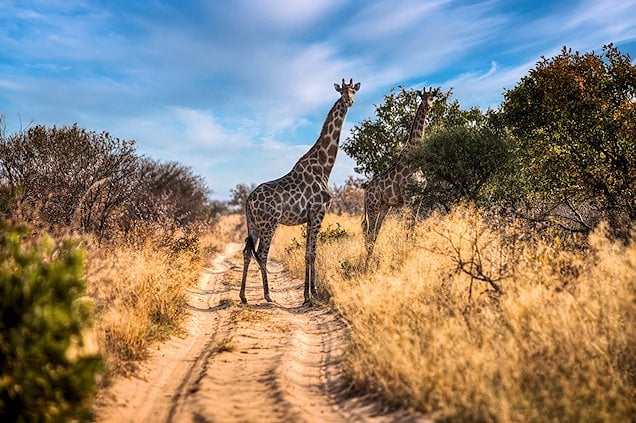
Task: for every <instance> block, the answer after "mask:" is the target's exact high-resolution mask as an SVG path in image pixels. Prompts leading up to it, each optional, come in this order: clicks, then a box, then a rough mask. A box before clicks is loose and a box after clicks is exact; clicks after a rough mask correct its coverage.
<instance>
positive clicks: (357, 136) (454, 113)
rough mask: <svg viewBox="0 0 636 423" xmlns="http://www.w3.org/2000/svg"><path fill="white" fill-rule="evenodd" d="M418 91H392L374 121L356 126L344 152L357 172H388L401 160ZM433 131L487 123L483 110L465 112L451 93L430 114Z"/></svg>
mask: <svg viewBox="0 0 636 423" xmlns="http://www.w3.org/2000/svg"><path fill="white" fill-rule="evenodd" d="M418 98H419V96H418V94H417V91H416V90H413V89H406V88H404V87H402V86H400V87H398V89H397V91H396V90H395V89H391V90H390V92H389V94H387V95H386V96H384V102H383V103H382V104H380V105H377V106H376V108H375V112H374V113H375V118H374V119H370V118H367V119H364V120H363V121H362V122H360V123H359V124H358V125H356V126H354V127H353V129H352V130H351V136H349V137H348V138H347V139H346V140H345V141H344V142H343V143H342V149H343V150H344V151H345V152H346V153H347V154H348V155H349V156H351V157H352V158H353V159H354V160H355V161H356V167H355V170H356V171H357V172H360V173H363V174H365V175H367V176H372V175H377V174H378V173H381V172H383V171H385V170H387V169H388V168H389V167H390V166H391V165H392V164H393V163H394V162H395V160H396V159H397V158H398V156H399V155H400V153H401V152H402V149H403V147H404V143H405V142H406V141H407V138H408V134H409V130H410V127H411V124H412V122H413V118H414V117H415V112H416V110H417V107H418ZM429 115H430V116H429V119H430V123H429V129H428V130H432V129H434V128H437V127H454V126H464V125H469V124H478V125H481V124H482V123H483V122H484V121H485V117H484V115H483V114H482V113H481V111H480V110H479V108H476V107H475V108H471V109H469V110H462V109H460V107H459V102H458V101H457V100H452V101H451V91H448V92H446V93H443V94H441V95H440V96H439V97H438V98H437V99H436V101H435V103H434V104H433V107H432V109H431V111H430V114H429Z"/></svg>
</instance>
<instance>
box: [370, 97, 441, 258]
mask: <svg viewBox="0 0 636 423" xmlns="http://www.w3.org/2000/svg"><path fill="white" fill-rule="evenodd" d="M440 92H441V89H440V88H435V89H433V88H430V89H429V90H426V89H425V88H424V89H422V91H419V92H418V94H419V96H420V97H421V98H422V102H421V103H420V105H419V107H418V108H417V111H416V112H415V118H414V119H413V123H412V124H411V130H410V131H409V137H408V139H407V141H406V145H405V146H404V150H402V153H400V156H399V157H398V158H397V160H396V161H395V163H393V164H392V165H391V167H389V168H388V169H387V170H385V171H384V172H382V173H379V174H378V175H376V176H374V177H373V178H372V179H371V180H370V181H368V182H367V184H366V188H365V191H364V212H363V213H364V215H363V220H362V228H363V231H364V239H365V244H366V248H367V259H368V258H369V257H371V254H372V253H373V247H374V246H375V241H376V239H377V237H378V233H379V232H380V228H381V227H382V222H383V221H384V218H385V217H386V214H387V213H388V212H389V209H390V208H391V207H402V206H404V205H405V204H407V203H408V194H407V192H406V187H407V185H408V184H409V183H410V182H411V179H412V177H413V174H414V173H415V171H416V169H415V166H414V165H413V163H412V162H411V159H410V157H409V155H410V152H411V150H413V148H414V147H415V146H417V145H418V143H419V142H420V141H421V139H422V135H423V133H424V128H425V127H426V124H427V115H428V112H429V111H430V109H431V107H432V106H433V102H434V101H435V98H437V97H439V95H440Z"/></svg>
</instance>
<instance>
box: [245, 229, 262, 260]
mask: <svg viewBox="0 0 636 423" xmlns="http://www.w3.org/2000/svg"><path fill="white" fill-rule="evenodd" d="M243 254H252V255H253V256H254V258H255V259H256V262H257V263H258V265H259V266H260V267H263V261H262V260H261V258H260V257H259V256H258V253H257V252H256V246H255V242H254V238H252V235H249V234H248V235H247V238H245V248H243Z"/></svg>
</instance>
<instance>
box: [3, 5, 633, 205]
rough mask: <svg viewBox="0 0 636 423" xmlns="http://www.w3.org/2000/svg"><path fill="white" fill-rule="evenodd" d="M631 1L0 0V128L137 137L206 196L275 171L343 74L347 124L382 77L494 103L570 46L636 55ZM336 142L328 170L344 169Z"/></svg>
mask: <svg viewBox="0 0 636 423" xmlns="http://www.w3.org/2000/svg"><path fill="white" fill-rule="evenodd" d="M635 16H636V0H604V1H588V0H580V1H542V0H539V1H497V0H489V1H436V0H433V1H415V0H396V1H345V0H295V1H292V0H227V1H205V0H201V1H159V0H155V1H147V2H144V1H123V0H122V1H98V0H59V1H58V0H49V1H44V0H42V1H30V0H19V1H12V0H8V1H7V0H0V115H3V116H4V117H5V120H6V124H7V133H9V134H10V133H13V132H15V131H17V130H18V129H19V128H20V127H21V126H22V127H25V126H27V125H29V124H30V123H31V122H32V123H31V124H45V125H50V126H51V125H58V126H62V125H71V124H73V123H75V122H77V123H78V124H79V125H80V126H83V127H85V128H87V129H90V130H95V131H102V130H107V131H109V132H110V133H111V134H112V135H114V136H117V137H119V138H123V139H134V140H136V141H137V149H138V152H139V153H140V154H144V155H148V156H150V157H153V158H156V159H160V160H164V161H167V160H176V161H179V162H181V163H183V164H184V165H187V166H189V167H191V168H192V169H193V170H194V171H195V173H197V174H199V175H202V176H203V177H205V179H206V181H207V183H208V185H209V187H210V188H211V189H212V191H213V197H214V198H218V199H226V198H228V196H229V190H230V189H231V188H232V187H234V186H235V185H236V184H237V183H260V182H263V181H266V180H269V179H274V178H277V177H279V176H282V175H283V174H285V173H286V172H288V171H289V169H290V168H291V167H292V166H293V164H294V163H295V161H296V160H297V159H298V158H299V157H300V156H301V155H302V154H303V153H304V152H305V151H306V150H307V149H308V148H309V146H310V145H311V144H313V143H314V142H315V140H316V138H317V136H318V134H319V132H320V128H321V125H322V122H323V121H324V118H325V117H326V114H327V112H328V110H329V108H330V107H331V105H332V104H333V102H334V101H335V100H336V99H337V98H338V94H337V93H336V92H335V91H334V89H333V83H334V82H339V81H341V79H342V78H345V79H347V80H349V78H353V79H354V80H355V81H360V82H361V84H362V87H361V89H360V91H359V92H358V94H357V95H356V102H355V104H354V105H353V107H352V108H351V109H350V111H349V113H348V115H347V120H346V122H345V127H344V131H343V139H344V138H345V137H346V136H347V135H348V134H349V130H350V128H351V127H352V126H353V125H355V124H356V123H358V122H360V121H361V120H362V119H364V118H366V117H369V116H371V115H372V113H373V110H374V104H379V103H381V102H382V99H383V96H384V95H385V94H386V93H387V92H388V91H389V89H390V88H391V87H396V86H398V85H405V86H407V87H412V88H421V87H422V86H424V85H436V86H437V85H439V86H442V87H443V89H445V90H446V89H448V88H453V92H454V95H455V97H456V98H457V99H458V100H459V101H460V104H461V105H462V107H465V108H468V107H470V106H474V105H477V106H480V107H482V108H487V107H496V106H497V105H498V104H499V103H500V102H501V99H502V93H503V90H504V88H512V87H513V86H514V85H515V84H516V83H517V82H518V81H519V79H520V78H521V77H522V76H524V75H525V74H526V73H527V72H528V70H529V69H531V68H533V67H534V65H535V63H536V62H537V61H538V60H540V56H541V55H545V56H546V57H551V56H554V55H556V54H558V53H559V51H560V49H561V48H562V47H563V46H564V45H567V46H568V47H571V48H572V49H573V50H578V51H581V52H583V51H591V50H594V51H596V52H601V51H602V46H603V45H604V44H606V43H609V42H614V44H615V45H617V46H618V47H619V49H620V50H621V52H623V53H629V54H630V55H631V57H632V58H634V57H635V56H636V18H635ZM353 166H354V163H353V161H352V159H351V158H349V157H347V156H346V155H345V154H344V152H342V151H340V152H339V154H338V158H337V161H336V166H335V168H334V171H333V173H332V175H331V179H330V183H331V184H332V185H333V184H341V183H342V182H343V181H344V180H345V179H346V177H347V176H348V175H353V174H354V173H353Z"/></svg>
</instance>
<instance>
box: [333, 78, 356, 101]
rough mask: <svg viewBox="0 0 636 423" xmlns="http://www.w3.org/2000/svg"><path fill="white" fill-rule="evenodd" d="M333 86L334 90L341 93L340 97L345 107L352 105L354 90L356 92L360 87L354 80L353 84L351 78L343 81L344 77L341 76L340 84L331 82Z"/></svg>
mask: <svg viewBox="0 0 636 423" xmlns="http://www.w3.org/2000/svg"><path fill="white" fill-rule="evenodd" d="M333 86H334V87H335V88H336V91H338V92H339V93H340V95H341V97H340V98H341V99H342V101H343V102H344V104H345V105H346V106H347V107H351V106H353V96H354V95H355V94H356V92H358V90H359V89H360V83H359V82H356V84H355V85H354V84H353V78H352V79H349V83H348V84H347V83H345V80H344V78H342V86H340V85H338V84H333Z"/></svg>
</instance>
